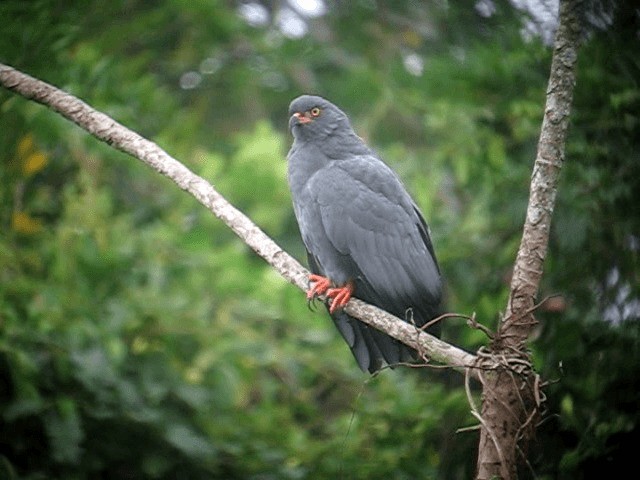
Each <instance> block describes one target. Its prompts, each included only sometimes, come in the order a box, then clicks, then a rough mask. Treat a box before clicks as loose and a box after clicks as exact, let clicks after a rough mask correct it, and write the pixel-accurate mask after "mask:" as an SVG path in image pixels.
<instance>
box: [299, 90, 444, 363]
mask: <svg viewBox="0 0 640 480" xmlns="http://www.w3.org/2000/svg"><path fill="white" fill-rule="evenodd" d="M289 128H290V129H291V132H292V134H293V137H294V142H293V145H292V147H291V150H290V151H289V154H288V157H287V159H288V180H289V186H290V188H291V194H292V197H293V207H294V211H295V215H296V219H297V221H298V226H299V228H300V233H301V235H302V240H303V241H304V244H305V246H306V249H307V255H308V261H309V268H310V270H311V272H312V275H311V276H310V278H309V280H310V289H309V291H308V292H307V298H308V299H309V300H313V299H315V297H316V296H318V295H325V296H326V297H327V308H328V309H329V313H330V315H331V318H332V319H333V321H334V323H335V325H336V327H337V328H338V330H339V331H340V333H341V334H342V336H343V337H344V339H345V340H346V342H347V343H348V344H349V347H350V348H351V351H352V353H353V355H354V357H355V358H356V360H357V362H358V365H359V366H360V368H361V369H362V370H363V371H367V370H368V371H369V372H371V373H374V372H375V371H377V370H379V369H380V368H381V367H382V365H383V362H386V363H387V364H389V365H393V364H395V363H398V362H400V361H407V360H411V359H413V357H414V356H415V351H413V350H412V349H411V348H409V347H407V346H405V345H403V344H402V343H400V342H399V341H397V340H395V339H393V338H391V337H389V336H388V335H386V334H384V333H382V332H380V331H378V330H376V329H374V328H372V327H369V326H368V325H366V324H365V323H363V322H360V321H359V320H357V319H355V318H353V317H350V316H349V315H347V314H346V313H345V312H344V311H343V307H344V306H345V305H346V304H347V303H348V302H349V299H350V298H351V297H352V296H354V297H356V298H359V299H361V300H363V301H365V302H367V303H371V304H373V305H375V306H377V307H379V308H382V309H383V310H386V311H387V312H389V313H392V314H394V315H396V316H398V317H400V318H404V319H405V320H406V321H410V322H413V323H415V325H416V326H418V327H421V326H423V325H424V324H425V323H427V322H428V321H429V320H431V319H433V318H434V317H436V316H437V315H438V314H439V308H440V301H441V291H442V284H441V279H440V270H439V268H438V263H437V261H436V257H435V254H434V250H433V245H432V243H431V239H430V237H429V228H428V227H427V224H426V222H425V221H424V218H423V217H422V214H421V213H420V210H419V209H418V207H417V206H416V204H415V203H414V201H413V200H412V199H411V197H410V196H409V194H408V193H407V191H406V189H405V188H404V186H403V184H402V182H401V181H400V179H399V178H398V177H397V176H396V174H395V173H394V172H393V171H392V170H391V169H390V168H389V167H388V166H387V165H386V164H385V163H384V162H383V161H382V160H380V158H379V157H378V156H377V155H376V153H374V152H373V151H372V150H371V149H370V148H369V147H367V145H365V143H364V142H363V141H362V139H361V138H360V137H358V136H357V135H356V134H355V132H354V131H353V128H352V127H351V124H350V122H349V119H348V118H347V116H346V115H345V114H344V112H342V110H340V109H339V108H338V107H336V106H335V105H333V104H332V103H331V102H329V101H328V100H326V99H324V98H322V97H317V96H311V95H303V96H301V97H298V98H296V99H295V100H293V102H291V105H290V106H289ZM436 329H437V327H435V328H434V329H433V330H431V333H437V332H435V331H434V330H436Z"/></svg>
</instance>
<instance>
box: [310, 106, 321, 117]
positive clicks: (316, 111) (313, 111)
mask: <svg viewBox="0 0 640 480" xmlns="http://www.w3.org/2000/svg"><path fill="white" fill-rule="evenodd" d="M318 115H320V109H319V108H318V107H313V108H312V109H311V116H312V117H317V116H318Z"/></svg>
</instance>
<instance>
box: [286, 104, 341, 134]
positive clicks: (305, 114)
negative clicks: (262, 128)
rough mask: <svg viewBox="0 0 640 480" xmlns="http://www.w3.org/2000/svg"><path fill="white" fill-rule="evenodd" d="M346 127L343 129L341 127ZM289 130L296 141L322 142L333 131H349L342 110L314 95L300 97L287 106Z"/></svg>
mask: <svg viewBox="0 0 640 480" xmlns="http://www.w3.org/2000/svg"><path fill="white" fill-rule="evenodd" d="M345 126H346V127H348V128H346V129H344V128H343V127H345ZM289 128H290V129H291V133H292V134H293V136H294V137H295V138H296V139H301V140H303V139H304V140H311V139H315V140H323V139H325V138H326V137H327V136H329V135H331V134H332V133H333V132H335V131H344V130H346V131H351V126H350V125H349V120H348V119H347V116H346V115H345V114H344V112H343V111H342V110H340V109H339V108H338V107H336V106H335V105H334V104H332V103H331V102H330V101H328V100H326V99H324V98H322V97H317V96H315V95H302V96H300V97H298V98H296V99H294V100H293V101H292V102H291V105H289Z"/></svg>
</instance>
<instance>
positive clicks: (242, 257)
mask: <svg viewBox="0 0 640 480" xmlns="http://www.w3.org/2000/svg"><path fill="white" fill-rule="evenodd" d="M276 3H277V5H276V6H274V7H273V9H274V10H269V8H271V7H269V8H267V7H265V8H266V11H267V13H269V14H270V17H269V19H268V21H267V22H266V24H264V25H258V26H255V27H252V26H250V25H248V24H247V22H245V21H244V20H243V19H242V18H241V16H240V15H238V9H237V8H236V5H235V4H231V3H229V2H210V1H207V2H184V1H166V2H161V3H159V4H157V5H154V6H153V7H151V6H150V5H149V4H148V2H141V1H114V2H106V3H104V2H103V3H101V4H100V9H95V8H94V7H95V6H94V5H92V4H91V2H66V4H65V8H61V7H60V6H59V5H58V3H56V2H51V1H48V0H39V1H35V2H21V1H11V0H7V1H3V2H0V18H3V19H11V21H5V22H4V23H3V27H2V30H3V35H0V61H3V62H7V63H9V64H12V65H14V66H16V67H17V68H20V69H23V70H25V71H26V72H27V73H30V74H32V75H34V76H38V77H41V78H43V79H44V80H47V81H50V82H52V83H54V84H57V85H59V86H61V87H63V88H64V89H66V90H68V91H70V92H72V93H74V94H76V95H78V96H80V97H81V98H82V99H84V100H85V101H87V102H88V103H90V104H92V105H93V106H95V107H96V108H98V109H100V110H103V111H105V112H106V113H107V114H110V115H112V116H113V117H114V118H116V119H117V120H118V121H120V122H122V123H124V124H126V125H128V126H130V127H131V128H133V129H134V130H136V131H138V132H140V133H142V134H143V135H145V136H147V137H149V138H151V139H153V140H154V141H156V142H157V143H159V144H160V145H161V146H162V147H163V148H165V149H166V150H167V151H168V152H169V153H171V154H172V155H174V156H176V157H177V158H179V159H180V160H181V161H183V162H184V163H185V164H187V165H188V166H189V167H190V168H191V169H192V170H194V171H196V172H198V173H199V174H200V175H202V176H203V177H205V178H207V179H208V180H209V181H211V182H212V183H213V184H214V185H215V186H216V188H217V189H218V190H219V191H220V192H221V193H222V194H223V195H225V196H226V197H227V198H229V199H230V200H231V201H232V202H233V203H234V204H235V205H236V206H238V207H239V208H240V209H242V210H243V211H244V212H245V213H247V214H248V215H249V216H250V217H251V218H252V219H253V220H254V221H255V222H256V223H257V224H258V225H259V226H260V227H262V228H263V229H264V230H265V231H267V232H268V233H269V234H270V235H271V236H273V237H274V238H275V239H276V240H277V241H278V243H279V244H280V245H282V246H283V247H284V248H285V249H286V250H287V251H289V252H291V253H293V254H294V255H296V256H297V257H299V258H303V252H302V246H301V242H300V240H299V238H298V233H297V230H296V228H295V222H294V219H293V215H292V211H291V206H290V199H289V193H288V190H287V187H286V180H285V171H286V163H285V154H286V150H287V148H288V144H289V141H290V139H289V137H288V134H287V132H286V123H287V119H286V110H287V105H288V102H289V101H290V100H291V98H293V97H294V96H295V95H297V94H299V93H300V92H301V91H309V92H317V93H320V94H323V95H326V96H327V97H329V98H331V99H332V100H334V101H335V102H337V103H338V104H340V105H341V106H342V107H343V108H344V109H345V110H346V111H347V112H348V113H350V115H351V117H352V120H353V122H354V124H355V126H356V129H357V130H358V132H359V133H360V134H361V135H362V136H363V137H365V138H366V139H367V141H369V142H370V143H371V144H373V145H375V146H376V147H377V148H378V150H379V151H380V153H381V154H382V155H383V157H384V158H385V159H386V160H387V161H388V162H389V163H390V164H392V165H393V167H394V168H395V169H396V170H397V171H398V172H399V173H400V175H401V176H402V178H403V179H405V181H406V182H407V185H408V187H409V189H410V190H411V191H412V192H414V194H415V198H416V200H417V202H418V204H419V205H420V206H421V208H422V209H423V211H424V213H425V216H426V217H427V219H428V220H429V223H430V226H431V229H432V233H433V237H434V241H435V245H436V251H437V253H438V258H439V260H440V264H441V267H442V270H443V272H444V275H445V278H446V280H447V295H448V307H449V309H450V310H451V311H458V312H461V313H466V314H470V313H471V312H476V314H477V316H478V319H479V320H480V321H482V322H483V323H485V324H487V325H489V326H493V324H494V323H495V321H496V320H497V319H498V317H499V313H500V311H502V310H503V309H504V307H505V302H506V298H507V293H508V291H507V289H508V278H509V275H510V268H511V265H512V263H513V259H514V255H515V252H516V250H517V247H518V243H519V235H520V228H521V225H522V221H523V215H524V209H525V206H526V200H527V194H528V191H527V190H528V183H529V177H530V169H531V165H532V160H533V158H534V155H535V146H536V141H537V135H538V132H539V128H540V121H541V119H542V115H543V102H544V93H545V87H546V77H547V75H548V67H549V59H550V51H549V49H548V48H546V47H544V46H543V45H541V44H540V43H539V42H538V41H524V40H523V38H522V35H521V33H520V30H521V26H522V24H523V22H524V21H525V19H523V18H522V17H521V14H520V13H518V12H517V11H515V10H514V9H513V7H512V6H511V5H510V4H509V3H507V2H494V4H495V7H496V10H495V12H494V13H493V14H492V15H491V16H482V15H479V14H478V13H477V11H476V10H473V9H469V8H467V7H462V6H455V5H453V4H448V7H446V8H445V7H443V5H444V4H441V3H440V2H423V3H421V4H419V6H418V4H416V3H415V2H404V1H402V2H393V6H390V5H389V6H385V7H384V8H382V7H379V8H371V5H372V4H371V3H370V2H353V4H350V5H349V7H346V6H341V5H340V4H336V5H333V4H331V5H328V6H329V8H328V10H327V12H326V14H324V15H321V16H319V17H317V18H314V19H306V20H305V22H306V23H305V25H306V27H307V28H308V29H309V32H308V34H307V35H305V36H303V37H300V38H289V37H287V36H286V35H284V34H283V32H282V30H281V29H279V28H278V24H277V20H276V19H277V15H278V12H277V10H278V9H283V8H285V6H286V5H285V4H286V2H276ZM625 8H627V9H629V8H631V7H625V6H618V7H617V9H616V10H615V12H616V15H615V16H614V21H615V22H616V23H615V24H614V25H613V26H611V27H610V28H609V30H607V31H597V30H596V31H594V32H592V34H591V38H590V40H589V42H588V43H587V44H586V45H585V47H584V48H583V50H582V51H581V52H580V55H581V57H580V70H579V73H578V75H579V81H578V89H577V91H576V96H575V110H574V114H573V116H572V127H571V131H570V144H569V148H568V151H567V163H566V167H565V170H564V171H563V181H562V182H563V183H562V185H561V187H560V192H559V198H558V207H557V210H556V212H555V215H554V225H553V229H552V232H553V238H552V242H551V245H550V253H549V259H548V262H547V265H546V266H545V276H544V280H543V281H544V284H543V291H542V292H541V295H548V294H560V295H562V299H563V300H562V301H560V302H556V303H555V307H553V308H552V307H551V306H550V305H551V304H550V303H548V304H545V306H543V308H542V310H541V311H540V314H539V317H540V319H541V320H542V322H541V328H540V330H539V332H538V333H539V336H538V338H537V339H536V341H535V342H533V343H532V349H533V353H534V357H535V360H536V364H537V365H538V367H539V369H540V371H541V372H542V374H543V376H544V377H545V378H551V379H555V378H557V379H558V382H557V383H555V384H553V385H552V386H550V387H549V388H548V391H547V395H548V398H549V403H548V408H549V417H548V419H547V421H546V423H544V424H543V425H542V426H541V428H540V429H539V436H538V439H539V440H538V443H537V444H536V445H533V446H532V447H531V449H532V454H531V456H530V458H531V468H532V469H533V470H535V471H536V473H537V474H538V478H545V479H546V478H591V477H590V475H591V474H592V472H595V471H597V468H598V467H599V466H602V465H605V466H608V465H610V464H612V463H613V462H615V464H616V465H622V464H624V463H625V462H630V461H631V460H632V459H633V454H632V453H631V452H630V447H629V445H634V444H635V440H637V436H638V434H637V432H638V427H637V425H638V414H637V411H636V410H637V409H636V408H635V407H636V405H637V391H638V388H637V382H638V378H640V372H639V371H638V366H639V365H640V359H639V358H637V352H638V351H640V350H639V349H638V338H639V335H638V333H639V332H638V327H637V316H638V310H639V307H638V302H639V300H638V298H639V297H640V293H639V292H638V286H639V285H640V281H639V279H638V272H640V266H639V264H638V241H639V240H638V232H639V231H640V225H639V223H638V221H639V219H640V212H639V211H638V205H640V199H639V198H638V192H640V186H639V185H638V179H639V178H640V172H639V171H638V166H639V165H640V162H639V161H638V160H639V159H638V152H640V146H639V145H638V138H640V135H639V134H638V133H639V132H638V129H639V128H640V119H639V118H640V117H639V116H638V111H639V109H638V102H639V101H640V94H638V92H639V91H640V90H639V88H638V84H637V81H638V78H640V71H639V70H640V66H639V64H638V59H637V58H636V57H637V55H635V52H636V51H637V50H638V48H631V47H632V46H633V45H635V46H637V38H636V37H634V36H633V34H631V33H630V32H635V30H634V27H633V24H632V23H630V20H629V19H630V18H634V16H633V14H625V12H624V10H625ZM627 13H628V12H627ZM632 13H633V12H632ZM354 25H357V26H358V28H354ZM611 52H615V54H612V53H611ZM411 55H416V56H417V57H412V58H413V60H412V61H414V62H415V61H416V58H417V59H418V60H420V61H422V70H421V71H420V68H419V67H420V65H419V64H415V63H414V64H413V65H414V66H413V67H412V68H413V70H411V68H406V67H405V64H406V62H407V58H408V57H409V59H410V60H411ZM416 65H417V66H416ZM416 68H417V70H416ZM412 72H413V73H412ZM186 73H190V74H191V76H190V77H188V78H187V80H188V79H189V78H191V80H190V81H189V82H191V83H189V82H186V83H185V79H184V77H183V75H185V74H186ZM181 82H182V87H181ZM0 112H1V113H0V114H1V115H2V119H3V128H2V129H0V155H1V156H2V158H3V159H4V161H3V162H0V178H2V182H0V205H1V207H0V226H1V227H0V228H1V231H2V235H1V236H0V385H2V388H0V398H1V401H0V478H20V479H23V478H24V479H38V478H71V479H82V478H96V477H103V478H113V477H116V478H190V479H192V478H195V479H198V478H254V479H269V478H274V479H275V478H277V479H286V478H291V479H300V478H356V479H357V478H362V479H365V478H366V479H375V478H398V479H402V478H412V479H413V478H446V479H462V478H470V477H471V476H472V475H473V471H474V461H475V449H476V448H477V445H475V443H476V440H477V439H476V437H475V435H474V434H472V433H461V434H455V431H456V430H457V429H458V428H460V427H465V426H469V425H471V424H473V422H474V421H475V420H474V419H473V418H472V417H471V416H470V414H469V413H468V412H469V406H468V404H467V399H466V395H465V394H464V390H463V389H462V387H461V378H459V375H457V374H455V373H454V372H449V371H440V370H428V371H424V370H423V369H420V370H415V369H412V370H404V369H395V370H393V371H391V370H386V371H383V372H382V373H381V374H380V375H378V376H376V377H374V378H372V379H368V377H367V376H365V375H363V374H361V373H360V372H359V370H358V369H357V367H356V365H355V363H354V362H353V359H352V358H351V356H350V354H349V352H348V349H347V348H346V347H345V345H344V344H343V342H342V341H341V340H340V339H339V338H338V335H337V333H336V332H335V330H334V328H333V326H332V325H331V322H330V320H329V319H328V317H327V315H326V314H324V313H323V312H322V311H318V312H311V311H309V310H308V309H307V306H306V304H305V301H304V297H303V295H302V293H301V292H298V291H296V290H295V289H294V288H292V287H291V286H290V285H288V284H286V283H285V282H283V281H282V279H281V278H279V277H278V276H277V275H276V274H275V273H274V272H273V271H272V270H271V269H269V268H267V267H266V266H265V264H264V262H262V260H260V259H259V258H257V257H256V255H255V254H253V253H252V252H251V251H249V250H248V248H247V247H245V246H244V245H243V244H242V243H241V242H240V241H239V240H238V239H236V238H235V237H234V236H233V234H232V233H231V232H230V231H229V230H228V229H227V228H226V227H225V226H223V225H222V224H221V223H220V222H219V221H217V220H216V219H215V218H213V216H212V215H211V214H210V213H209V212H207V211H205V210H204V209H203V208H202V207H201V206H200V205H199V204H197V203H196V202H195V201H194V200H193V199H192V198H190V197H189V196H187V195H185V194H184V193H182V192H181V191H179V190H178V189H176V188H175V186H174V185H173V184H171V183H170V182H168V181H167V180H166V179H163V178H159V176H157V175H155V174H154V173H152V172H151V171H150V170H148V169H147V168H145V167H144V166H143V165H141V164H139V162H136V161H135V160H132V159H130V158H128V157H126V156H124V155H123V154H121V153H118V152H114V151H113V150H112V149H111V148H109V147H108V146H105V145H100V144H98V143H97V142H96V141H95V140H94V139H92V138H90V137H89V136H88V135H87V134H85V133H84V132H81V131H79V130H78V129H77V128H75V127H73V126H71V125H70V124H69V123H67V122H66V121H64V120H63V119H61V118H59V117H58V116H56V115H54V114H52V113H51V112H49V111H47V110H46V109H44V108H42V107H40V106H38V105H35V104H33V103H30V102H27V101H25V100H22V99H20V98H17V97H16V96H13V95H10V94H8V93H6V92H0ZM445 336H446V338H447V339H449V340H452V341H453V342H454V343H456V344H460V345H462V346H464V347H465V348H468V349H470V350H473V349H474V348H477V347H478V346H479V345H482V344H484V343H485V342H486V339H485V338H484V335H483V334H482V333H480V332H479V331H476V330H472V329H469V328H468V327H467V326H466V325H465V324H464V323H463V322H462V321H457V320H453V321H450V322H449V323H448V324H447V325H445ZM527 475H529V473H527V472H524V473H523V478H526V476H527Z"/></svg>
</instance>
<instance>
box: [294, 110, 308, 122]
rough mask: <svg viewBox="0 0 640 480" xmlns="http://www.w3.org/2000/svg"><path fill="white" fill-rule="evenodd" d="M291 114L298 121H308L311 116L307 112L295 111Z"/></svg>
mask: <svg viewBox="0 0 640 480" xmlns="http://www.w3.org/2000/svg"><path fill="white" fill-rule="evenodd" d="M293 116H294V117H295V118H296V119H297V120H298V123H309V122H311V116H310V115H309V113H308V112H305V113H302V112H296V113H294V114H293Z"/></svg>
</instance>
